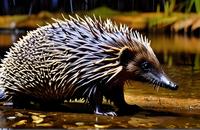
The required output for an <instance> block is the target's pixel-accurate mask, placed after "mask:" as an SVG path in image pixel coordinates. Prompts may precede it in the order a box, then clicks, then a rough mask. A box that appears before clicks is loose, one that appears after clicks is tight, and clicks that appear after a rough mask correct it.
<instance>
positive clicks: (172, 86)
mask: <svg viewBox="0 0 200 130" xmlns="http://www.w3.org/2000/svg"><path fill="white" fill-rule="evenodd" d="M160 83H161V86H162V87H165V88H168V89H171V90H177V89H178V85H177V84H175V83H174V82H172V81H171V80H170V79H169V78H168V77H167V76H165V75H161V76H160Z"/></svg>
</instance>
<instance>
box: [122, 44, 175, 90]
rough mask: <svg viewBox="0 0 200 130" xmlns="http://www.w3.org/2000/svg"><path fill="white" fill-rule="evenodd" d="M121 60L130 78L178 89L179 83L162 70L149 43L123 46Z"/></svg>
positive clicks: (156, 85)
mask: <svg viewBox="0 0 200 130" xmlns="http://www.w3.org/2000/svg"><path fill="white" fill-rule="evenodd" d="M130 44H131V43H130ZM120 62H121V64H122V66H123V67H124V70H125V73H126V74H127V76H128V78H129V79H130V80H138V81H142V82H143V81H145V82H150V83H152V84H153V85H154V86H155V87H159V86H160V87H164V88H168V89H171V90H177V89H178V85H176V84H175V83H173V82H172V81H171V80H170V79H169V78H168V77H167V76H166V74H165V73H164V71H163V70H162V68H161V66H160V63H159V61H158V60H157V58H156V56H155V54H154V52H153V51H152V49H151V47H150V45H149V44H146V45H145V44H138V45H137V46H133V47H131V48H126V47H125V48H123V49H122V50H121V55H120Z"/></svg>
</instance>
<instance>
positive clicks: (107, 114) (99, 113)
mask: <svg viewBox="0 0 200 130" xmlns="http://www.w3.org/2000/svg"><path fill="white" fill-rule="evenodd" d="M94 113H95V114H97V115H104V116H117V113H116V112H114V111H109V112H100V111H95V112H94Z"/></svg>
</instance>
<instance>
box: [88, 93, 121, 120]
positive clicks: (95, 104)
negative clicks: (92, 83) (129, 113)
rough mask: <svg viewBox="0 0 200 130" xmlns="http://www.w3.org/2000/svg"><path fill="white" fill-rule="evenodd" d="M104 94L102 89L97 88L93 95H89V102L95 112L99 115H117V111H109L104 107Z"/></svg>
mask: <svg viewBox="0 0 200 130" xmlns="http://www.w3.org/2000/svg"><path fill="white" fill-rule="evenodd" d="M102 102H103V95H102V93H101V92H100V91H98V90H96V92H94V93H93V95H92V96H91V97H89V103H90V105H91V106H92V109H93V110H94V113H95V114H97V115H106V116H116V115H117V114H116V112H114V111H107V110H103V109H102Z"/></svg>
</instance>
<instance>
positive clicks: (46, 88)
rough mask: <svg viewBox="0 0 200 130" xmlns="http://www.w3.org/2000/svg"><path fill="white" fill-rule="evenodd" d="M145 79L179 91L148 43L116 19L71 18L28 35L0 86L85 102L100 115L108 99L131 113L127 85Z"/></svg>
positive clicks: (0, 76) (12, 54)
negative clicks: (126, 98) (126, 101)
mask: <svg viewBox="0 0 200 130" xmlns="http://www.w3.org/2000/svg"><path fill="white" fill-rule="evenodd" d="M134 79H135V80H138V79H139V80H145V81H149V82H152V83H153V84H156V85H159V86H164V87H168V88H171V89H176V88H177V86H176V85H175V84H173V83H172V82H170V81H169V80H168V79H167V78H165V76H164V73H163V71H162V69H161V68H160V65H159V62H158V60H157V59H156V57H155V55H154V53H153V51H152V49H151V47H150V45H149V41H148V40H147V39H146V38H143V36H141V35H140V34H139V33H137V32H134V31H132V29H129V28H128V27H127V26H120V27H118V26H117V25H116V24H113V23H112V22H111V21H110V20H107V21H105V22H104V21H101V20H100V19H99V20H97V19H96V18H94V19H91V18H90V17H85V18H84V19H82V18H80V17H78V16H77V17H76V18H72V17H71V18H70V19H69V20H67V19H65V20H64V21H62V20H55V23H53V24H49V25H47V26H44V27H40V28H38V29H37V30H34V31H31V32H28V34H27V35H26V36H25V37H23V38H22V39H20V40H19V41H18V42H17V43H14V46H13V47H11V48H10V50H9V52H8V53H7V55H6V58H4V59H3V60H2V64H1V71H0V85H1V87H2V88H4V89H5V96H10V97H12V98H13V99H14V98H15V97H18V96H26V97H30V98H33V99H35V100H37V101H40V102H43V103H45V102H46V103H47V102H62V101H64V100H73V99H79V98H83V99H85V100H87V101H88V102H89V104H90V105H91V106H92V107H93V109H94V111H95V113H97V114H105V115H109V114H110V115H113V114H115V113H114V112H103V111H101V110H100V106H101V103H102V97H103V96H105V97H106V98H107V99H110V100H111V101H114V104H115V105H117V106H118V107H119V108H120V109H123V108H126V106H127V104H126V103H125V101H124V94H123V85H124V82H125V81H126V80H134Z"/></svg>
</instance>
